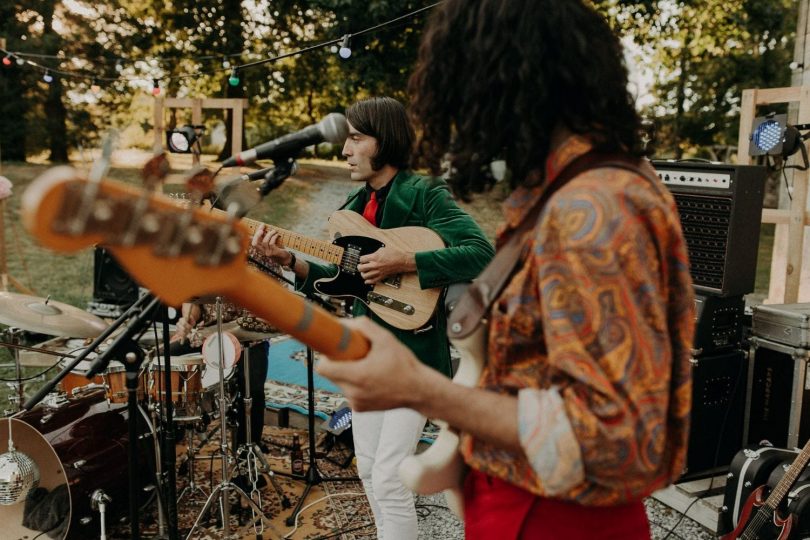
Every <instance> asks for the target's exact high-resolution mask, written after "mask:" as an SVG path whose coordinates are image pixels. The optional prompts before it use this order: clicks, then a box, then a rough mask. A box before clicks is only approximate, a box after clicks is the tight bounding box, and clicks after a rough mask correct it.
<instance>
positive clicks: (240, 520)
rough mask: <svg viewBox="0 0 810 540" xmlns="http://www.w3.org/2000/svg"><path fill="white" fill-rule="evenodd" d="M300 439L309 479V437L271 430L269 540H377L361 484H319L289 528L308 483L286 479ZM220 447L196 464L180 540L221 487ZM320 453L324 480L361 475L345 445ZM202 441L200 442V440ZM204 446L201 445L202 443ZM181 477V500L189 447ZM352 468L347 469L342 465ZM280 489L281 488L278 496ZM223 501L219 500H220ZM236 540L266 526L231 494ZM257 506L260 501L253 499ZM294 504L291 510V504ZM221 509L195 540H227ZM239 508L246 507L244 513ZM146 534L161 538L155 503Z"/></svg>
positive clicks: (324, 444)
mask: <svg viewBox="0 0 810 540" xmlns="http://www.w3.org/2000/svg"><path fill="white" fill-rule="evenodd" d="M294 435H298V437H299V440H300V441H301V444H302V447H304V463H305V473H306V472H307V471H308V469H309V467H308V464H309V456H308V452H307V448H306V446H307V433H306V431H302V430H296V429H291V428H276V427H265V430H264V437H263V441H264V443H265V444H266V445H267V447H268V452H267V453H266V454H264V457H265V459H266V461H267V463H268V465H269V467H270V470H272V471H273V472H274V473H273V478H272V480H273V481H267V480H268V479H270V477H269V476H268V475H267V474H262V476H263V477H264V479H265V485H264V486H263V487H261V488H259V489H258V490H257V491H258V493H259V495H260V497H261V507H262V510H263V512H264V513H265V516H266V517H267V518H268V520H267V521H266V522H265V524H264V531H263V532H262V537H263V538H294V539H309V540H312V539H316V538H326V537H329V538H343V539H345V540H371V539H372V538H374V536H375V534H374V527H373V517H372V515H371V510H370V508H369V506H368V502H367V500H366V498H365V495H364V494H363V489H362V485H361V484H360V482H359V481H356V480H351V481H339V482H333V481H321V482H319V483H315V484H314V485H313V487H312V489H311V490H310V491H309V493H308V495H307V498H306V500H305V501H304V505H303V507H302V511H301V512H300V513H299V519H298V523H297V526H296V525H295V524H289V525H288V524H287V520H288V518H289V517H290V515H291V512H292V508H291V507H290V506H292V507H294V506H295V505H296V504H297V503H298V500H299V498H300V497H301V495H302V493H303V491H304V489H305V487H306V482H305V481H304V480H303V479H292V478H289V477H288V476H284V474H285V473H289V472H290V457H289V455H290V450H289V447H290V446H292V440H293V436H294ZM214 438H215V439H216V441H214V442H208V443H206V444H205V445H204V446H203V447H202V448H201V449H200V451H199V455H198V456H197V459H196V460H195V467H194V469H195V470H194V479H195V483H196V484H197V486H198V489H197V490H195V491H194V492H193V493H189V494H185V495H183V497H182V498H180V500H179V503H178V531H179V536H180V538H186V537H187V536H188V534H189V531H190V530H191V527H192V526H193V525H194V522H195V521H196V520H197V518H198V516H199V514H200V512H201V510H202V508H203V506H204V505H205V502H206V500H207V498H208V495H209V494H210V493H211V486H212V485H214V486H216V485H217V484H218V483H219V482H220V481H221V474H220V470H221V466H220V463H221V459H220V458H219V457H218V456H217V457H216V458H215V459H213V460H212V459H207V458H205V456H208V455H212V454H217V451H218V447H219V440H218V435H217V436H216V437H214ZM320 439H321V440H319V441H318V443H319V444H318V445H317V447H316V456H317V457H318V459H316V467H317V470H318V472H319V475H320V476H321V478H324V479H329V478H335V477H341V478H345V477H352V476H355V475H356V469H355V468H354V464H353V463H352V460H351V453H350V450H348V449H346V448H345V447H342V446H341V445H340V444H338V445H336V446H332V448H329V446H330V444H329V443H330V442H331V441H329V440H327V439H326V437H323V436H322V437H320ZM195 440H196V437H195ZM198 444H199V443H198ZM177 448H178V464H179V472H178V475H177V494H178V497H179V496H180V494H181V493H182V492H183V489H184V488H186V487H187V486H188V484H189V476H188V469H187V467H186V466H185V465H184V464H183V462H184V461H186V450H187V449H186V446H185V444H180V445H178V447H177ZM344 464H345V465H346V467H345V468H344V467H343V466H342V465H344ZM236 483H237V485H242V484H241V481H239V480H237V481H236ZM275 486H277V487H278V491H277V490H276V488H275ZM245 487H246V490H245V491H246V492H248V493H250V492H251V491H253V490H252V489H251V487H250V486H249V485H248V486H245ZM218 499H219V498H218V497H217V500H218ZM230 499H231V508H232V509H233V513H232V515H231V519H230V524H231V533H232V534H231V537H232V538H257V532H259V531H261V526H260V525H258V523H259V521H256V523H257V529H258V531H256V530H254V528H253V525H252V524H253V523H254V520H253V518H252V515H251V511H250V508H249V507H248V504H247V503H246V502H244V501H241V499H242V497H241V496H239V495H236V493H235V492H232V493H231V496H230ZM253 499H254V500H257V497H256V496H255V492H254V496H253ZM288 503H289V504H288ZM218 507H219V505H218V503H216V504H214V505H213V506H212V507H211V508H210V509H209V511H207V512H206V514H205V515H204V516H203V518H202V519H201V520H200V523H201V526H200V527H198V528H197V529H196V530H195V532H194V534H193V535H192V536H191V538H195V539H203V540H207V539H218V538H222V537H223V535H222V524H221V518H220V517H218V514H219V510H218ZM239 507H244V508H243V509H241V510H240V509H239ZM140 522H141V526H140V532H141V536H142V537H143V538H150V537H154V536H156V535H157V533H158V516H157V505H156V504H154V503H152V504H150V505H149V506H148V507H147V508H144V509H142V511H141V514H140ZM108 533H109V534H108V538H111V539H119V538H120V539H122V540H123V539H126V538H129V526H128V525H127V524H121V525H118V526H116V527H114V528H113V529H112V530H110V531H108Z"/></svg>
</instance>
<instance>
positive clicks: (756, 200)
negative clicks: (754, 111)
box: [652, 161, 766, 296]
mask: <svg viewBox="0 0 810 540" xmlns="http://www.w3.org/2000/svg"><path fill="white" fill-rule="evenodd" d="M652 163H653V166H654V167H655V170H656V172H658V176H659V178H661V181H662V182H663V183H664V185H666V186H667V188H669V190H670V191H671V192H672V195H673V196H674V197H675V202H676V204H677V205H678V214H679V215H680V218H681V226H682V228H683V234H684V237H685V238H686V244H687V246H688V249H689V262H690V267H691V274H692V281H693V282H694V284H695V289H696V290H697V291H699V292H704V293H708V294H714V295H721V296H732V295H739V294H748V293H750V292H753V290H754V279H755V276H756V265H757V250H758V248H759V230H760V224H761V221H762V197H763V194H764V190H765V178H766V169H765V167H759V166H752V165H730V164H724V163H702V162H682V161H681V162H676V161H653V162H652Z"/></svg>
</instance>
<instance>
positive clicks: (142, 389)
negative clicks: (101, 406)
mask: <svg viewBox="0 0 810 540" xmlns="http://www.w3.org/2000/svg"><path fill="white" fill-rule="evenodd" d="M101 376H102V378H103V379H104V386H105V387H106V389H107V400H108V401H109V402H110V403H126V402H127V368H126V366H124V364H122V363H121V362H119V361H117V360H111V361H110V363H109V365H108V366H107V370H106V371H105V372H104V373H102V374H101ZM135 394H136V395H137V397H138V401H143V400H144V398H145V397H146V372H145V371H141V372H140V373H138V389H137V390H136V391H135Z"/></svg>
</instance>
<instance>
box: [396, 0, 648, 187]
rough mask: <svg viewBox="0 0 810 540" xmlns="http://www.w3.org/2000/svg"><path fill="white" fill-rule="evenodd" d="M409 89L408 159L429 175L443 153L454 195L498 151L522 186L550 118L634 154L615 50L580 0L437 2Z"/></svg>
mask: <svg viewBox="0 0 810 540" xmlns="http://www.w3.org/2000/svg"><path fill="white" fill-rule="evenodd" d="M409 91H410V94H411V100H412V102H411V106H410V114H411V117H412V119H413V120H414V123H415V125H416V126H417V128H418V130H419V131H420V133H419V135H418V139H417V144H416V148H415V152H416V157H417V158H421V159H423V160H424V161H425V164H426V165H428V166H429V167H430V169H431V171H432V172H434V174H435V173H438V172H439V171H440V170H441V168H442V167H441V166H440V165H441V162H442V160H443V159H444V158H445V156H446V155H447V154H446V153H447V152H449V157H450V162H451V164H452V167H453V169H455V171H454V172H453V174H451V178H450V182H451V184H452V185H453V187H454V190H455V191H456V192H457V193H458V194H460V195H462V196H467V195H468V194H469V193H470V192H480V191H484V190H485V189H487V188H488V187H489V186H490V185H491V182H492V180H491V178H490V179H488V178H487V177H486V175H483V174H481V172H482V169H483V167H484V166H485V165H486V164H488V163H489V162H490V161H491V160H492V159H495V158H498V157H500V158H503V159H505V160H506V162H507V164H508V166H509V169H510V171H511V172H512V185H513V187H515V186H517V185H520V184H527V183H528V182H529V181H528V180H527V176H528V173H529V171H532V170H533V169H538V168H539V169H540V170H541V171H542V165H543V164H544V162H545V159H546V157H547V155H548V153H549V149H550V139H551V135H552V131H553V130H554V128H555V126H557V125H561V126H564V127H566V128H568V129H569V130H570V131H572V132H574V133H578V134H587V135H589V136H591V138H592V139H593V140H594V141H595V142H596V145H597V147H599V149H601V150H605V151H626V152H629V153H631V154H634V155H642V154H643V150H642V142H641V137H640V119H639V116H638V114H637V113H636V110H635V107H634V104H633V98H632V96H631V95H630V93H629V92H628V90H627V69H626V67H625V65H624V60H623V53H622V47H621V45H620V43H619V40H618V38H617V37H616V36H615V35H614V34H613V32H612V31H611V29H610V27H609V26H608V24H607V22H606V21H605V20H604V19H603V18H602V16H600V15H599V14H598V13H596V12H595V11H594V10H593V9H592V8H590V7H588V6H587V5H586V4H585V3H584V2H583V1H581V0H445V2H444V3H443V5H441V6H440V7H439V8H437V9H436V10H435V12H434V14H433V15H432V17H431V20H430V22H429V24H428V27H427V29H426V30H425V35H424V37H423V39H422V44H421V47H420V49H419V59H418V62H417V66H416V69H415V71H414V73H413V74H412V76H411V78H410V81H409ZM534 176H536V175H534Z"/></svg>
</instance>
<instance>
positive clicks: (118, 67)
mask: <svg viewBox="0 0 810 540" xmlns="http://www.w3.org/2000/svg"><path fill="white" fill-rule="evenodd" d="M115 71H117V72H118V73H121V72H122V71H124V66H122V65H121V61H120V60H118V61H116V62H115Z"/></svg>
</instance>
